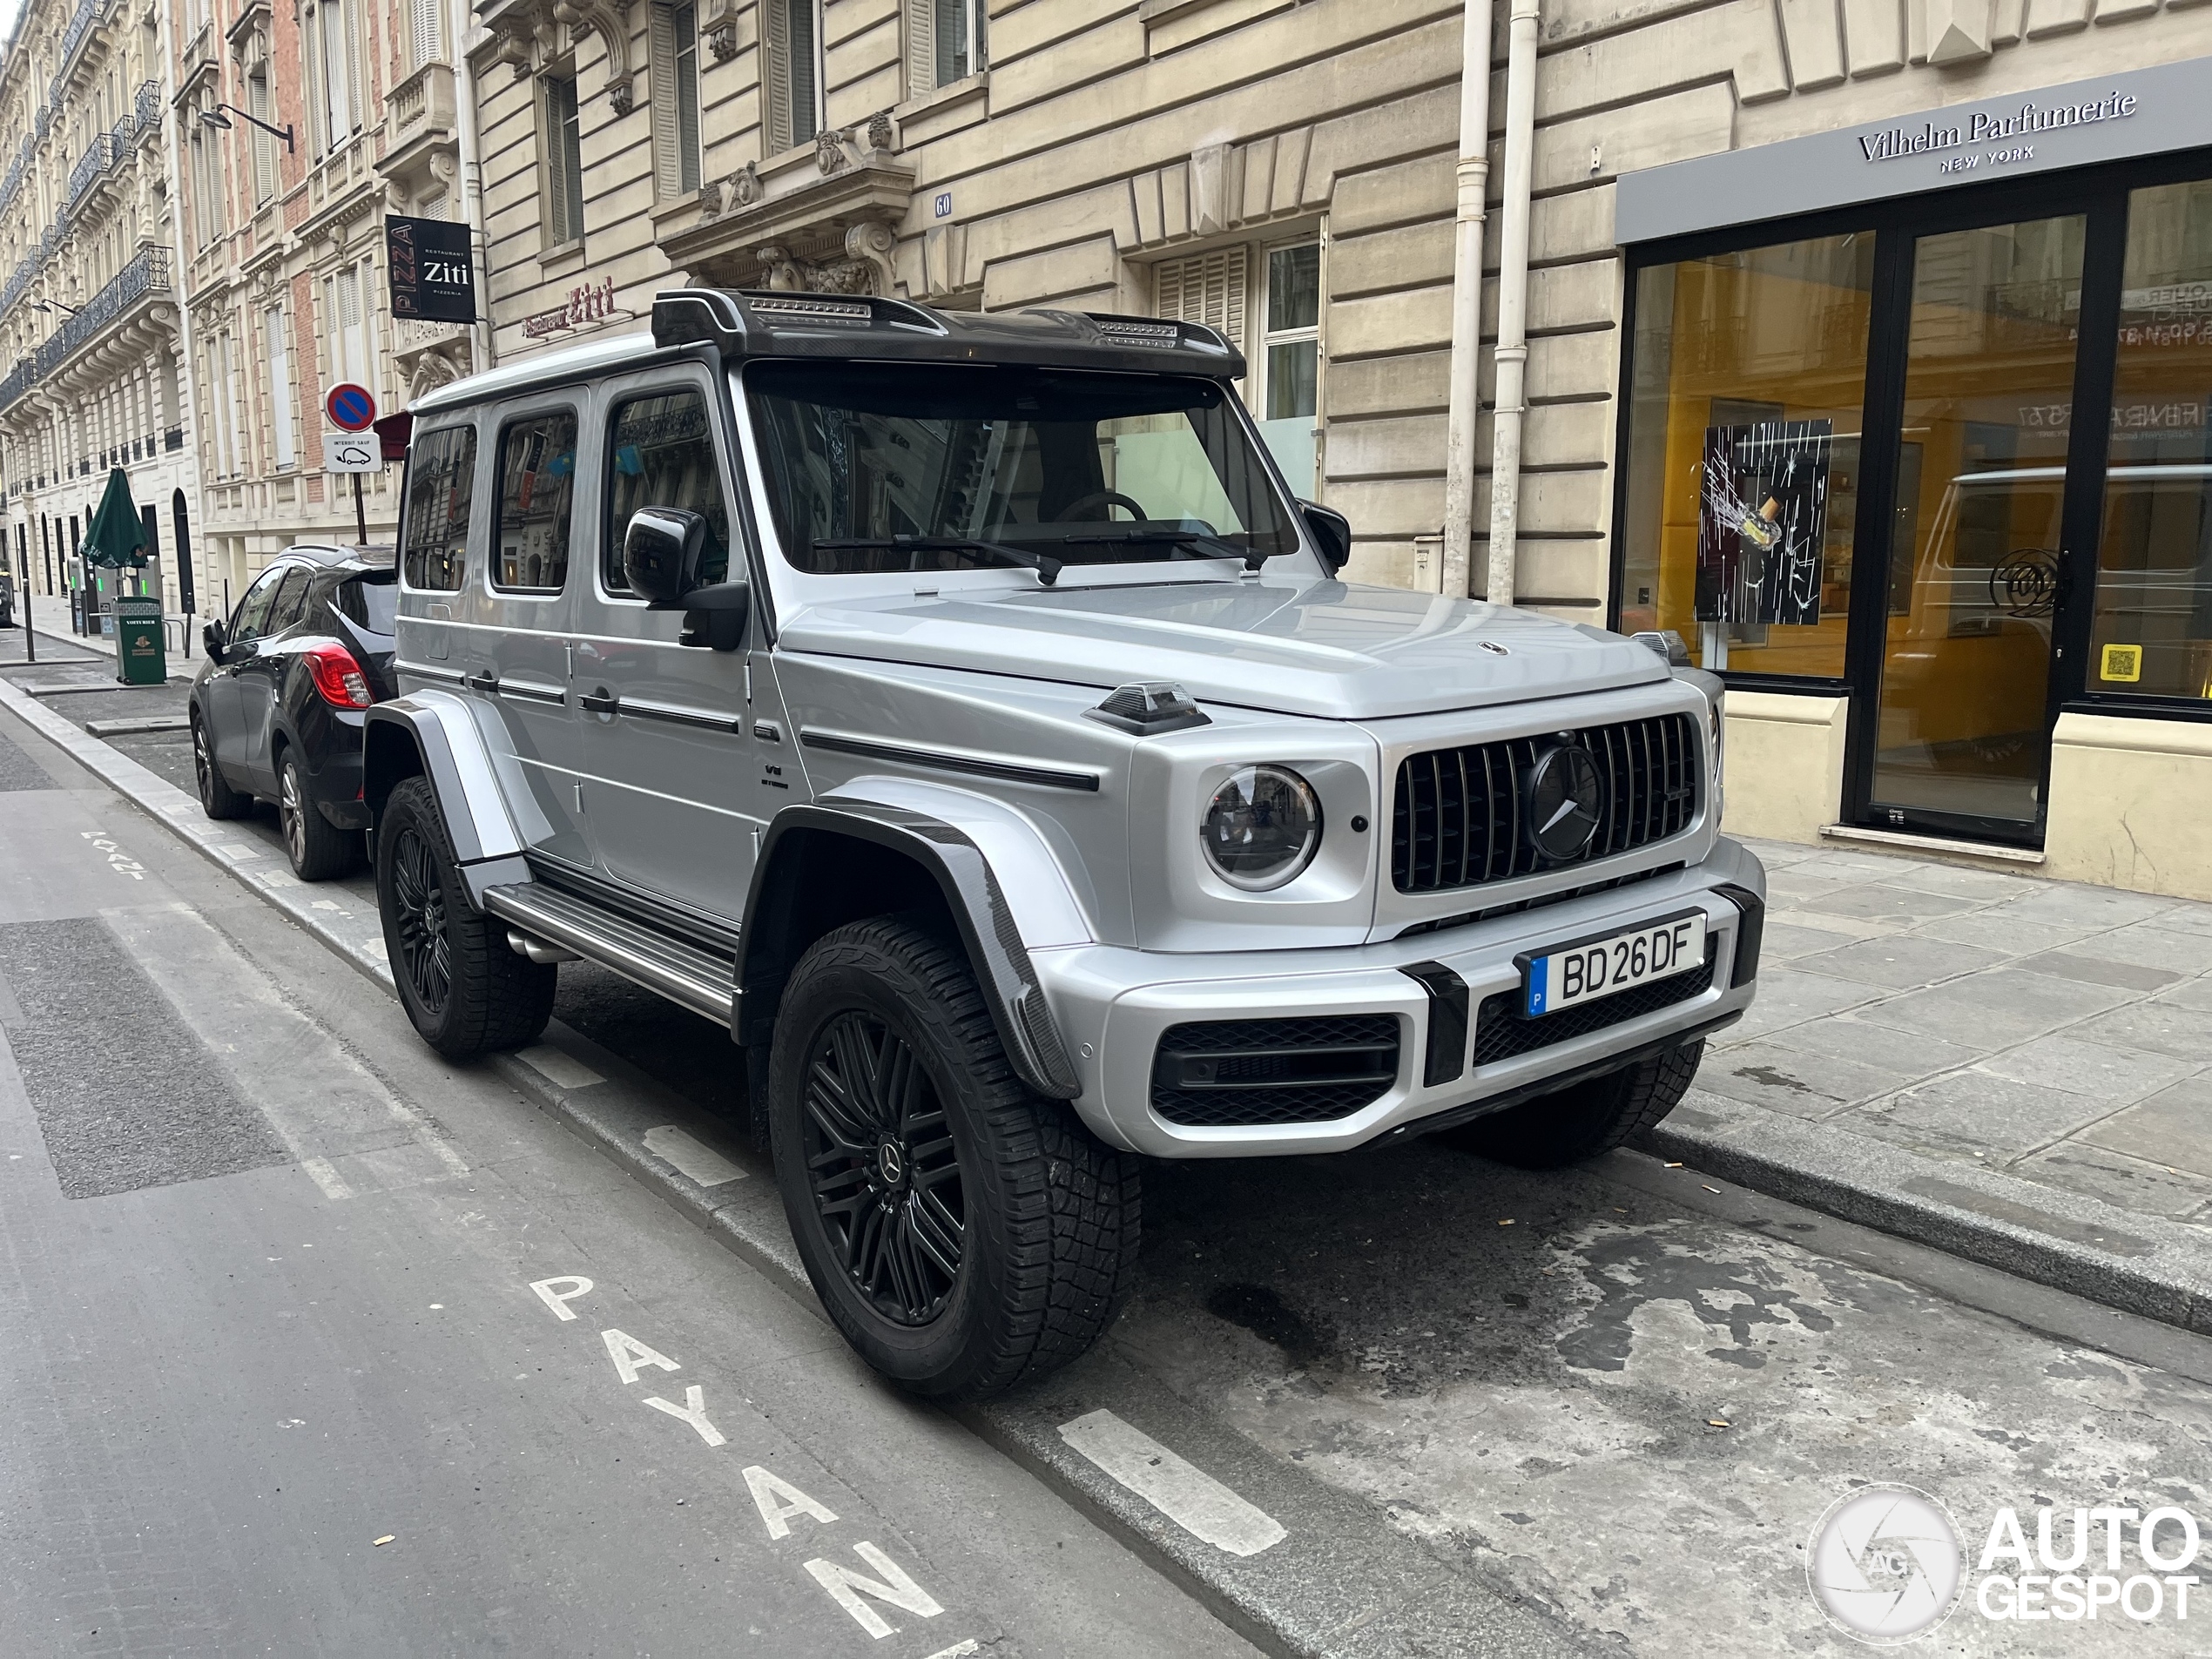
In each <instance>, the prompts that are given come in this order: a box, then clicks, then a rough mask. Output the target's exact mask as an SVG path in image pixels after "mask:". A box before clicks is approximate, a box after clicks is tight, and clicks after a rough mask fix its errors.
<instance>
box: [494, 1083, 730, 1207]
mask: <svg viewBox="0 0 2212 1659" xmlns="http://www.w3.org/2000/svg"><path fill="white" fill-rule="evenodd" d="M524 1052H525V1054H527V1052H528V1051H527V1050H525V1051H524ZM554 1081H556V1082H558V1081H559V1079H558V1078H556V1079H555V1080H554ZM644 1138H645V1150H647V1151H648V1152H651V1154H652V1155H653V1156H654V1157H657V1158H665V1159H666V1160H667V1161H668V1162H669V1163H673V1164H674V1165H675V1166H676V1172H677V1173H678V1175H682V1176H688V1177H690V1178H691V1180H693V1181H695V1182H697V1183H698V1184H699V1185H700V1186H703V1187H718V1186H720V1185H721V1184H723V1183H724V1182H725V1181H742V1180H744V1179H745V1171H744V1170H740V1169H739V1168H738V1166H737V1165H736V1164H734V1163H731V1162H730V1160H729V1159H727V1158H725V1157H723V1156H722V1155H721V1154H720V1153H719V1152H718V1151H716V1150H714V1149H713V1148H712V1147H711V1146H708V1145H706V1144H705V1143H702V1142H700V1141H698V1140H696V1139H694V1138H693V1137H692V1136H690V1135H687V1134H685V1132H684V1131H683V1130H680V1129H678V1128H677V1127H676V1125H675V1124H673V1123H663V1124H662V1125H661V1126H660V1127H659V1128H658V1129H649V1130H646V1131H645V1137H644Z"/></svg>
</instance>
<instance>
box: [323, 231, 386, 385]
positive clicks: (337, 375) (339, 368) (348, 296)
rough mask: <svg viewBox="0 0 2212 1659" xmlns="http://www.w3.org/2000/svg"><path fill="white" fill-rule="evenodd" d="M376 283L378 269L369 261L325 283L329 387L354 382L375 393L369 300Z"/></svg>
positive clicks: (329, 277)
mask: <svg viewBox="0 0 2212 1659" xmlns="http://www.w3.org/2000/svg"><path fill="white" fill-rule="evenodd" d="M375 281H376V267H375V266H374V265H372V264H371V263H370V262H369V261H368V260H362V261H361V263H360V264H358V265H349V266H345V267H344V268H343V269H341V270H338V271H334V272H332V273H330V274H329V275H328V276H327V277H325V278H323V280H322V298H323V310H322V322H323V331H324V332H323V344H324V349H325V352H326V354H327V360H328V361H329V364H330V379H329V381H328V382H327V383H328V384H331V385H336V384H339V383H341V382H350V383H351V384H353V385H355V386H366V387H368V388H369V389H370V390H371V391H372V392H373V391H374V390H375V382H374V381H372V380H371V379H370V378H369V375H370V370H371V368H372V365H373V363H374V356H373V350H372V347H371V345H370V341H369V325H368V300H369V296H370V295H371V294H373V293H374V292H375Z"/></svg>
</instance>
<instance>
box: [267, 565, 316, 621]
mask: <svg viewBox="0 0 2212 1659" xmlns="http://www.w3.org/2000/svg"><path fill="white" fill-rule="evenodd" d="M314 579H315V578H314V572H313V571H312V570H294V571H293V573H292V574H291V575H290V576H287V577H285V579H284V586H283V587H281V588H280V589H279V590H277V596H276V597H275V598H274V599H273V600H271V601H270V602H269V620H268V621H267V623H266V624H264V626H263V628H262V630H261V631H262V632H264V633H269V634H273V633H278V632H280V631H283V630H284V629H287V628H289V627H290V626H292V624H293V623H295V622H297V621H299V620H300V617H302V616H304V615H305V614H306V613H307V589H308V587H309V586H310V585H311V584H312V583H314Z"/></svg>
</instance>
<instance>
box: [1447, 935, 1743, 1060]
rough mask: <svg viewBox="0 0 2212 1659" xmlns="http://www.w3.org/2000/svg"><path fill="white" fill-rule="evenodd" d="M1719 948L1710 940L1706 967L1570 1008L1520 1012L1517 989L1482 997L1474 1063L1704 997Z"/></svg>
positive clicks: (1570, 1038) (1507, 1057)
mask: <svg viewBox="0 0 2212 1659" xmlns="http://www.w3.org/2000/svg"><path fill="white" fill-rule="evenodd" d="M1717 948H1718V941H1710V940H1709V941H1707V942H1706V945H1705V964H1704V966H1703V967H1702V968H1693V969H1692V970H1691V971H1690V972H1689V973H1687V974H1675V975H1674V976H1673V977H1671V978H1669V979H1657V980H1653V981H1650V982H1649V984H1645V985H1636V986H1632V987H1630V988H1629V989H1627V990H1625V991H1616V992H1615V993H1614V994H1613V995H1611V996H1602V997H1600V998H1598V1000H1597V1001H1595V1002H1577V1003H1575V1005H1574V1006H1573V1007H1572V1008H1561V1010H1560V1011H1559V1012H1558V1013H1556V1014H1544V1015H1538V1016H1537V1017H1536V1018H1534V1019H1533V1020H1532V1019H1529V1018H1527V1016H1526V1015H1523V1014H1522V1013H1521V996H1522V993H1521V990H1520V988H1517V987H1516V988H1514V989H1513V990H1510V991H1495V992H1493V993H1492V994H1491V995H1488V996H1486V997H1484V998H1483V999H1482V1006H1481V1007H1480V1008H1478V1009H1477V1010H1476V1011H1475V1016H1474V1022H1475V1023H1474V1063H1475V1067H1476V1069H1478V1070H1479V1069H1481V1068H1482V1067H1484V1066H1493V1065H1495V1064H1497V1062H1499V1061H1501V1060H1510V1059H1512V1058H1513V1057H1514V1055H1523V1054H1533V1053H1534V1052H1535V1051H1536V1050H1537V1049H1548V1048H1550V1047H1551V1046H1552V1045H1553V1044H1554V1043H1559V1042H1572V1041H1573V1040H1574V1039H1575V1038H1576V1037H1586V1036H1588V1035H1590V1033H1591V1032H1593V1031H1602V1030H1604V1029H1605V1028H1606V1027H1608V1026H1609V1025H1618V1024H1620V1023H1621V1022H1622V1021H1623V1020H1633V1019H1635V1018H1636V1017H1637V1016H1638V1015H1644V1014H1656V1013H1657V1012H1658V1011H1659V1010H1660V1009H1661V1008H1672V1007H1674V1005H1675V1004H1676V1003H1677V1002H1687V1001H1689V1000H1690V998H1692V997H1694V996H1703V995H1704V994H1705V993H1706V992H1707V991H1710V990H1711V989H1712V988H1713V962H1714V958H1715V954H1716V950H1717Z"/></svg>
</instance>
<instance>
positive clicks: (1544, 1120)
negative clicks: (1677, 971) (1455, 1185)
mask: <svg viewBox="0 0 2212 1659" xmlns="http://www.w3.org/2000/svg"><path fill="white" fill-rule="evenodd" d="M1704 1055H1705V1044H1704V1042H1703V1040H1702V1039H1701V1040H1700V1041H1698V1042H1685V1043H1683V1044H1682V1045H1681V1046H1680V1047H1679V1048H1674V1049H1662V1050H1661V1051H1660V1052H1659V1053H1658V1054H1656V1055H1652V1056H1651V1057H1650V1058H1649V1059H1648V1060H1643V1061H1640V1062H1637V1063H1636V1064H1635V1065H1633V1066H1629V1067H1627V1068H1625V1069H1622V1070H1620V1071H1608V1072H1607V1073H1606V1074H1605V1075H1604V1076H1602V1077H1589V1078H1586V1079H1584V1080H1583V1081H1582V1082H1579V1083H1571V1084H1569V1085H1568V1087H1567V1088H1565V1089H1561V1090H1559V1092H1558V1093H1556V1094H1551V1095H1540V1096H1537V1097H1536V1098H1535V1099H1534V1100H1531V1101H1524V1102H1522V1103H1521V1104H1520V1105H1518V1106H1508V1107H1507V1109H1505V1110H1504V1111H1501V1112H1493V1113H1492V1114H1491V1115H1490V1116H1487V1117H1478V1118H1476V1119H1475V1120H1474V1122H1473V1123H1468V1124H1466V1125H1464V1126H1463V1127H1461V1128H1460V1129H1456V1130H1447V1131H1446V1133H1445V1135H1444V1136H1443V1138H1444V1139H1445V1140H1446V1141H1447V1142H1449V1143H1451V1144H1452V1145H1453V1146H1457V1147H1460V1149H1462V1150H1466V1151H1469V1152H1475V1153H1479V1154H1480V1155H1481V1156H1482V1157H1487V1158H1495V1159H1496V1160H1497V1161H1498V1162H1499V1163H1511V1164H1515V1165H1517V1166H1518V1167H1520V1168H1521V1169H1524V1170H1557V1169H1563V1168H1565V1167H1566V1166H1567V1165H1568V1164H1570V1163H1583V1162H1584V1161H1586V1160H1587V1159H1589V1158H1594V1157H1598V1156H1600V1155H1601V1154H1602V1153H1606V1152H1610V1151H1611V1150H1613V1149H1614V1148H1615V1147H1616V1146H1622V1145H1625V1144H1626V1143H1628V1142H1629V1141H1630V1140H1633V1139H1634V1138H1635V1136H1638V1135H1641V1134H1642V1133H1643V1132H1644V1130H1648V1129H1649V1128H1650V1127H1651V1126H1652V1125H1653V1124H1655V1123H1658V1122H1659V1120H1660V1119H1661V1118H1662V1117H1664V1116H1666V1115H1667V1114H1668V1113H1669V1112H1671V1111H1672V1110H1674V1109H1675V1108H1676V1106H1677V1105H1679V1104H1680V1103H1681V1102H1682V1097H1683V1094H1684V1092H1685V1091H1687V1090H1688V1089H1689V1082H1690V1079H1691V1078H1693V1077H1695V1076H1696V1075H1697V1062H1699V1061H1700V1060H1702V1059H1703V1058H1704Z"/></svg>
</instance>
